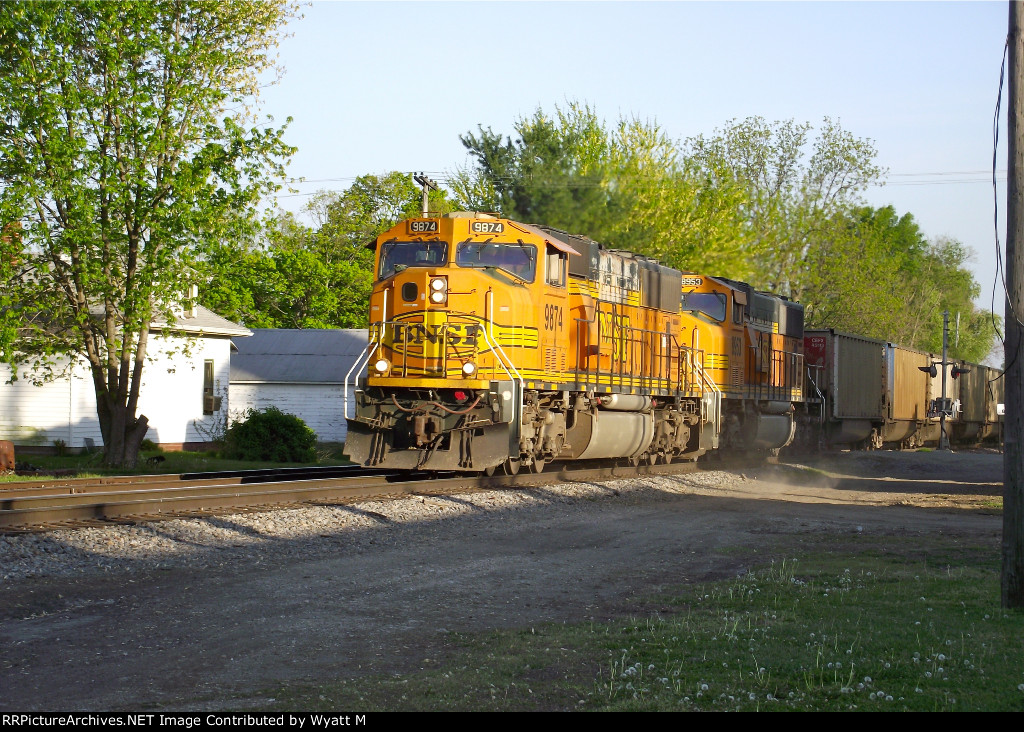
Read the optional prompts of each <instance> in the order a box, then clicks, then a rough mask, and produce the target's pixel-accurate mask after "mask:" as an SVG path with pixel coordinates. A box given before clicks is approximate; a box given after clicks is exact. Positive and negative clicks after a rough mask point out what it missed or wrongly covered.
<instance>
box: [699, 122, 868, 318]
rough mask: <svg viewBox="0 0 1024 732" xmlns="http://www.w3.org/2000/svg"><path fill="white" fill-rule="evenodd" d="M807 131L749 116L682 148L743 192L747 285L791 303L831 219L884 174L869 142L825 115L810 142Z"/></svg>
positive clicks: (808, 274)
mask: <svg viewBox="0 0 1024 732" xmlns="http://www.w3.org/2000/svg"><path fill="white" fill-rule="evenodd" d="M812 130H813V127H812V125H810V124H808V123H803V124H798V123H796V122H795V121H793V120H787V121H777V122H768V121H766V120H765V119H763V118H762V117H750V118H748V119H746V120H743V121H736V120H732V121H730V122H729V123H727V124H726V126H725V127H724V128H723V129H720V130H716V131H715V133H714V134H713V135H711V136H710V137H704V136H702V135H699V136H697V137H694V138H692V139H690V140H689V141H688V142H687V154H688V156H689V157H690V158H691V159H692V160H693V162H694V163H695V164H696V165H698V166H700V167H701V168H703V169H705V170H706V171H708V175H709V176H711V177H712V178H717V177H719V176H720V175H721V171H723V170H726V171H730V173H731V175H732V177H733V179H734V180H735V181H736V182H737V183H738V184H740V185H742V186H743V187H744V188H745V189H746V197H745V200H744V202H743V216H744V221H745V224H744V226H745V228H746V230H747V234H748V237H747V240H748V241H749V242H750V246H749V252H748V254H749V258H750V260H751V264H752V265H753V270H754V272H753V284H755V285H757V286H759V287H761V288H763V289H766V290H769V291H772V292H777V293H780V294H783V295H788V296H790V297H793V298H794V299H796V300H800V299H802V297H803V294H804V289H805V287H807V286H808V284H809V281H810V280H812V279H813V277H814V271H813V269H812V268H811V267H809V266H808V264H809V261H810V260H811V254H812V253H813V252H814V251H815V250H816V249H817V248H819V247H820V246H822V245H823V243H825V242H826V241H827V237H828V236H829V235H830V233H831V232H832V227H833V224H832V220H833V218H834V217H835V216H836V215H837V214H839V213H841V212H843V211H846V210H849V209H850V208H852V207H853V206H856V205H858V204H859V202H860V193H861V192H862V191H863V190H864V189H866V188H867V187H868V186H869V185H872V184H875V183H877V182H879V181H880V180H881V176H882V175H883V174H884V172H885V171H884V170H883V169H882V168H880V167H879V166H878V165H877V164H876V163H875V157H876V154H877V153H876V151H875V148H874V145H873V143H872V142H871V141H870V140H866V139H862V138H857V137H854V136H853V135H852V134H850V133H849V132H846V131H845V130H843V129H842V127H841V126H840V125H839V123H838V122H833V121H832V120H830V119H828V118H827V117H826V118H825V120H824V122H823V124H822V126H821V128H820V130H819V131H818V135H817V137H816V138H815V139H814V140H813V142H812V141H811V140H810V134H811V131H812ZM808 152H809V153H810V156H809V157H808Z"/></svg>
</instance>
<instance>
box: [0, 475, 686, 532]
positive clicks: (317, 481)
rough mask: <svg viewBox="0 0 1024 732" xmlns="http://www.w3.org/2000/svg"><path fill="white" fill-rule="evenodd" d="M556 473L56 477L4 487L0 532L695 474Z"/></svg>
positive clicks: (0, 500)
mask: <svg viewBox="0 0 1024 732" xmlns="http://www.w3.org/2000/svg"><path fill="white" fill-rule="evenodd" d="M551 467H556V466H551ZM557 467H558V468H559V469H558V470H550V469H549V470H548V471H546V472H545V473H541V474H520V475H516V476H494V477H485V476H480V475H455V474H435V475H429V476H427V475H424V474H407V473H404V474H399V473H395V472H388V471H382V470H366V469H360V468H345V469H294V470H293V471H291V472H287V471H285V472H283V471H243V472H239V473H214V474H210V473H193V474H188V475H167V476H116V477H108V478H96V479H93V478H86V479H83V478H64V479H61V478H55V479H54V480H52V481H50V480H47V481H40V482H34V483H28V482H23V483H7V484H2V485H0V533H25V532H39V531H47V530H51V529H57V528H76V527H85V526H103V525H109V524H120V523H141V522H146V521H154V520H165V519H171V518H185V517H196V516H209V515H218V514H226V513H238V512H242V511H258V510H272V509H279V508H283V507H295V506H300V505H303V504H312V505H322V504H324V503H352V502H356V501H365V500H370V499H381V498H399V497H405V496H410V495H443V494H447V493H454V492H459V491H473V490H487V489H495V488H527V487H537V486H542V485H546V484H551V483H562V482H567V481H584V480H587V481H600V480H612V479H621V478H631V477H637V476H640V475H652V474H667V473H681V472H692V471H694V470H697V469H698V468H697V466H696V464H694V463H676V464H673V465H656V466H640V467H632V466H628V467H623V466H619V465H611V464H601V465H596V466H592V465H588V466H585V467H579V466H578V465H576V464H566V465H564V466H557Z"/></svg>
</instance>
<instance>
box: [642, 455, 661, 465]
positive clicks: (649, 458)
mask: <svg viewBox="0 0 1024 732" xmlns="http://www.w3.org/2000/svg"><path fill="white" fill-rule="evenodd" d="M641 457H642V458H643V459H644V460H645V461H646V462H647V464H648V465H657V464H658V453H656V452H645V453H644V454H643V455H642V456H641Z"/></svg>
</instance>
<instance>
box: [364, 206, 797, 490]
mask: <svg viewBox="0 0 1024 732" xmlns="http://www.w3.org/2000/svg"><path fill="white" fill-rule="evenodd" d="M371 246H372V247H373V248H374V249H375V259H374V261H375V282H374V285H373V290H372V293H371V295H370V302H369V312H370V328H369V342H368V344H367V348H366V350H365V351H364V353H363V355H362V357H361V358H360V359H359V360H358V361H357V363H356V365H355V366H354V367H353V369H352V370H351V371H350V372H349V374H348V375H347V376H346V406H345V411H346V415H345V416H346V419H347V421H348V436H347V440H346V452H347V453H348V455H349V456H350V457H351V458H352V459H353V460H354V461H355V462H358V463H361V464H365V465H376V466H381V467H388V468H397V469H420V470H463V471H484V472H487V473H493V472H494V470H495V469H497V468H499V467H500V468H502V469H503V470H504V471H505V472H507V473H510V474H514V473H516V472H518V471H519V470H520V469H521V468H526V469H529V470H533V471H540V470H542V469H543V468H544V466H545V464H547V463H548V462H549V461H551V460H555V459H558V460H588V459H597V458H614V459H623V460H628V461H629V462H631V463H633V464H638V463H640V462H641V461H644V462H647V463H655V462H670V461H672V460H674V459H690V460H693V459H696V458H697V457H698V456H700V455H703V454H705V453H707V452H708V451H711V450H716V449H719V448H720V447H723V448H725V447H728V448H729V449H736V450H756V451H762V452H763V451H771V450H778V449H779V448H781V447H784V446H785V445H787V444H789V442H790V441H791V440H792V439H793V434H794V430H795V413H796V408H795V405H797V404H798V403H799V402H801V401H802V379H803V372H804V364H803V309H802V307H801V306H800V305H798V304H796V303H792V302H788V301H786V300H783V299H781V298H777V297H773V296H771V295H767V294H764V293H758V292H755V291H754V290H753V288H751V287H750V286H749V285H746V284H745V283H742V282H736V281H733V280H728V279H724V278H715V277H708V276H704V275H701V274H697V273H691V272H682V271H680V270H677V269H673V268H670V267H666V266H664V265H662V264H659V263H658V262H656V261H654V260H652V259H650V258H647V257H644V256H641V255H638V254H634V253H631V252H626V251H618V250H613V249H608V248H606V247H604V246H602V245H601V244H599V243H598V242H595V241H593V240H591V239H589V238H587V237H585V236H579V235H571V234H568V233H566V232H562V231H559V230H557V229H553V228H550V227H545V226H538V225H529V224H523V223H520V222H516V221H512V220H509V219H504V218H499V217H495V216H491V215H487V214H479V213H469V212H461V213H453V214H447V215H444V216H424V217H420V218H414V219H410V220H407V221H403V222H401V223H399V224H397V225H396V226H394V227H392V228H391V229H389V230H388V231H386V232H384V233H383V234H381V235H380V236H379V237H378V238H377V239H376V240H375V241H374V242H373V243H372V244H371ZM350 383H351V384H352V385H353V387H354V388H353V389H351V390H350V389H349V384H350ZM350 397H351V398H350Z"/></svg>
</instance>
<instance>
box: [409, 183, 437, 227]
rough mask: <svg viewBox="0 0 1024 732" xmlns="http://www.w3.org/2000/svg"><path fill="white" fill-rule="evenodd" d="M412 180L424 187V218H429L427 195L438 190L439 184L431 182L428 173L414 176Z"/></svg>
mask: <svg viewBox="0 0 1024 732" xmlns="http://www.w3.org/2000/svg"><path fill="white" fill-rule="evenodd" d="M412 179H413V180H414V181H416V182H417V183H419V184H420V185H421V186H423V218H427V194H428V193H429V192H430V191H436V190H437V183H435V182H434V181H432V180H430V178H428V177H427V174H426V173H417V174H414V175H413V177H412Z"/></svg>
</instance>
